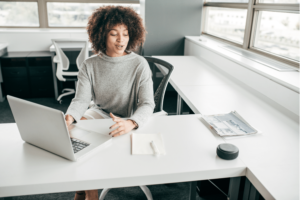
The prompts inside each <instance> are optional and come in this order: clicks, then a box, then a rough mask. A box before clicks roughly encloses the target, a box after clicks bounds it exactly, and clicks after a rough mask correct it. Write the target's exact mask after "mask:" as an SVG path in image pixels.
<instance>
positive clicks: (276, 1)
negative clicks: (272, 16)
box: [259, 0, 300, 4]
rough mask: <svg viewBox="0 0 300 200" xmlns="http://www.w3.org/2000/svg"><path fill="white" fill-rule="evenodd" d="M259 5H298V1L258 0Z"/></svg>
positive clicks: (299, 0) (299, 1)
mask: <svg viewBox="0 0 300 200" xmlns="http://www.w3.org/2000/svg"><path fill="white" fill-rule="evenodd" d="M259 3H284V4H289V3H294V4H296V3H300V0H259Z"/></svg>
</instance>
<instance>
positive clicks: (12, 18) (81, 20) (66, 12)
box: [0, 0, 143, 28]
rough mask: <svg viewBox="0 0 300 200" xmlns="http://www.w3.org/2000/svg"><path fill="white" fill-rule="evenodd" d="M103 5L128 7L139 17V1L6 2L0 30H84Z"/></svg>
mask: <svg viewBox="0 0 300 200" xmlns="http://www.w3.org/2000/svg"><path fill="white" fill-rule="evenodd" d="M99 2H101V3H99ZM114 2H116V3H114ZM103 5H115V6H117V5H121V6H129V7H132V8H133V9H134V10H135V11H136V12H137V13H138V14H140V2H139V0H122V1H119V0H5V1H0V28H1V27H7V28H24V27H26V28H31V27H33V28H34V27H35V28H37V27H38V28H51V27H55V28H66V27H73V28H74V27H76V28H80V27H82V28H84V27H86V25H87V22H88V17H89V16H90V15H91V14H92V12H93V11H94V10H95V9H96V8H99V7H100V6H103ZM142 17H143V16H142Z"/></svg>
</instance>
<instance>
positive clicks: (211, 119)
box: [202, 111, 258, 136]
mask: <svg viewBox="0 0 300 200" xmlns="http://www.w3.org/2000/svg"><path fill="white" fill-rule="evenodd" d="M202 118H203V119H204V121H205V122H206V123H208V124H209V126H210V128H211V129H213V130H214V131H215V132H216V133H217V134H218V135H220V136H242V135H250V134H256V133H257V132H258V131H257V130H256V129H255V128H253V127H252V126H251V125H250V124H248V123H247V122H246V121H245V120H244V119H243V118H242V117H241V116H240V115H239V114H238V113H237V112H236V111H231V112H230V113H227V114H219V115H203V116H202Z"/></svg>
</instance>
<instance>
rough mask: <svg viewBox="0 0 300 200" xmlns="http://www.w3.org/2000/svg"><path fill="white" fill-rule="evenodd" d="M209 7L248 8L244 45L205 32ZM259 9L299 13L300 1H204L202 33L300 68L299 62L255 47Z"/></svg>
mask: <svg viewBox="0 0 300 200" xmlns="http://www.w3.org/2000/svg"><path fill="white" fill-rule="evenodd" d="M207 7H220V8H236V9H247V17H246V26H245V32H244V40H243V43H242V45H241V44H238V43H235V42H232V41H230V40H226V39H223V38H220V37H218V36H214V35H210V34H208V33H206V32H205V25H206V24H207V20H208V17H207ZM259 11H276V12H292V13H299V3H298V4H282V3H280V4H279V3H278V4H276V3H259V0H249V2H248V3H223V2H222V3H221V2H206V1H204V2H203V9H202V20H201V35H205V36H207V37H210V38H211V39H214V40H218V41H221V42H225V43H227V44H231V45H234V46H237V47H240V48H243V49H244V50H248V51H251V52H254V53H258V54H261V55H264V56H266V57H269V58H272V59H274V60H277V61H280V62H283V63H285V64H288V65H290V66H292V67H295V68H297V69H299V62H297V61H295V60H292V59H289V58H286V57H283V56H280V55H277V54H273V53H271V52H267V51H264V50H262V49H259V48H256V47H254V40H255V33H256V29H257V27H258V25H259V24H258V23H259V19H258V15H259V14H258V12H259Z"/></svg>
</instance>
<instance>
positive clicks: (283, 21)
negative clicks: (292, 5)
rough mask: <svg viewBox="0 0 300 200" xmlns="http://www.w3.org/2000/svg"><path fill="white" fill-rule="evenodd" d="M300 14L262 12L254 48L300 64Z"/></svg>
mask: <svg viewBox="0 0 300 200" xmlns="http://www.w3.org/2000/svg"><path fill="white" fill-rule="evenodd" d="M299 40H300V14H296V13H295V14H294V13H280V12H269V11H260V12H259V16H258V24H257V31H256V35H255V40H254V47H257V48H259V49H262V50H265V51H267V52H270V53H273V54H277V55H280V56H284V57H287V58H291V59H293V60H297V61H298V62H299V53H300V52H299Z"/></svg>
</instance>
